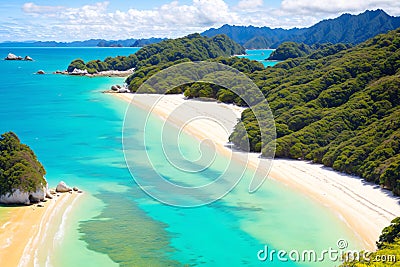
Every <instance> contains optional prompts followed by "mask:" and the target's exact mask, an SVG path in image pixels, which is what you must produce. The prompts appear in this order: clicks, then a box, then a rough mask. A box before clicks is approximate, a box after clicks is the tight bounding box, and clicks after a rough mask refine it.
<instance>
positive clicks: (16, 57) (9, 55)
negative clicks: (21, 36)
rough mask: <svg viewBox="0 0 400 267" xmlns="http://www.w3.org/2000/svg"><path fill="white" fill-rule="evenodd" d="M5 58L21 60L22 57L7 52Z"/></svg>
mask: <svg viewBox="0 0 400 267" xmlns="http://www.w3.org/2000/svg"><path fill="white" fill-rule="evenodd" d="M5 60H22V57H19V56H16V55H14V54H13V53H9V54H8V55H7V57H6V58H5Z"/></svg>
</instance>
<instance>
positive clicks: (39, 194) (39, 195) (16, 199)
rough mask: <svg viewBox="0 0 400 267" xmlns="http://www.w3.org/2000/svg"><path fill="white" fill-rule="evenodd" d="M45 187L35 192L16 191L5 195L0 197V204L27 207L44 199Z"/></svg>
mask: <svg viewBox="0 0 400 267" xmlns="http://www.w3.org/2000/svg"><path fill="white" fill-rule="evenodd" d="M46 192H47V186H46V187H44V186H43V187H42V188H39V189H38V190H36V192H22V191H21V190H19V189H17V190H15V191H14V192H13V193H12V194H5V195H2V196H0V203H2V204H19V205H29V204H32V203H38V202H40V201H43V200H44V198H45V197H46Z"/></svg>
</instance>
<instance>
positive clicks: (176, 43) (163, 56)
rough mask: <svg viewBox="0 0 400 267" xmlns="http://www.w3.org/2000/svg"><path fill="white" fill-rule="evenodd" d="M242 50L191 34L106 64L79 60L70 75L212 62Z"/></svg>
mask: <svg viewBox="0 0 400 267" xmlns="http://www.w3.org/2000/svg"><path fill="white" fill-rule="evenodd" d="M244 53H245V50H244V48H243V47H242V46H240V45H238V44H236V43H235V42H234V41H232V40H231V39H230V38H229V37H227V36H226V35H217V36H214V37H212V38H207V37H202V36H201V35H200V34H191V35H188V36H186V37H183V38H178V39H171V40H165V41H162V42H160V43H155V44H150V45H147V46H145V47H143V48H142V49H140V50H139V51H138V52H136V53H135V54H132V55H129V56H118V57H108V58H106V59H105V60H104V61H100V60H92V61H89V62H87V63H86V64H85V62H83V60H81V59H76V60H74V61H72V62H71V64H70V65H69V66H68V68H67V70H68V72H72V71H73V70H74V68H77V69H81V70H84V69H86V70H88V72H89V73H94V72H100V71H103V70H121V71H123V70H128V69H131V68H135V69H136V70H140V69H141V68H146V67H151V66H154V65H158V64H169V63H170V62H174V61H178V60H184V59H188V60H190V61H202V60H206V59H209V58H217V57H221V56H224V57H229V56H232V55H238V54H244Z"/></svg>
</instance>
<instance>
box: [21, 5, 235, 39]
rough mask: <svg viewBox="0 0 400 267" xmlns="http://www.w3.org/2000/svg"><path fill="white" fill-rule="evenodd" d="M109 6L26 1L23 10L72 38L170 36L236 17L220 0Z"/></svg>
mask: <svg viewBox="0 0 400 267" xmlns="http://www.w3.org/2000/svg"><path fill="white" fill-rule="evenodd" d="M109 6H110V3H109V2H99V3H96V4H93V5H84V6H82V7H79V8H65V7H64V8H61V7H52V6H38V5H36V4H34V3H26V4H24V5H23V11H24V12H25V13H27V14H29V15H33V16H36V15H37V14H39V13H41V15H43V16H46V17H47V18H48V19H52V22H53V24H52V25H51V26H49V23H48V22H47V23H46V27H45V28H46V29H47V28H48V27H51V28H53V31H54V32H59V28H61V27H62V28H63V29H64V31H65V34H69V33H70V35H72V36H75V38H74V39H77V38H79V39H85V38H106V39H110V38H118V39H121V38H132V37H135V38H142V37H143V38H146V37H152V36H160V37H165V36H172V37H174V36H181V35H185V34H188V33H192V32H196V31H197V32H200V31H203V30H205V29H208V28H210V27H216V26H221V25H222V24H225V23H231V24H233V23H235V22H237V21H239V20H240V17H239V16H238V15H237V14H236V13H235V12H232V11H231V10H230V9H229V6H228V5H227V4H226V3H225V2H224V1H223V0H193V1H192V4H191V5H184V4H180V3H179V1H172V2H170V3H167V4H164V5H162V6H159V7H157V8H154V9H151V10H138V9H128V10H125V11H121V10H116V11H114V12H109ZM37 23H38V22H37ZM41 30H44V29H43V28H42V29H41ZM89 36H90V37H89Z"/></svg>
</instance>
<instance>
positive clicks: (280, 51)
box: [268, 42, 351, 61]
mask: <svg viewBox="0 0 400 267" xmlns="http://www.w3.org/2000/svg"><path fill="white" fill-rule="evenodd" d="M350 47H351V45H350V44H330V43H327V44H313V45H311V46H308V45H306V44H303V43H295V42H285V43H282V44H281V45H280V46H278V48H277V49H276V50H275V51H274V52H272V54H271V55H270V56H269V58H268V60H281V61H282V60H286V59H289V58H298V57H305V56H307V55H311V54H312V55H311V56H310V58H311V59H318V58H322V57H327V56H330V55H333V54H336V53H338V52H340V51H342V50H345V49H349V48H350Z"/></svg>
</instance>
